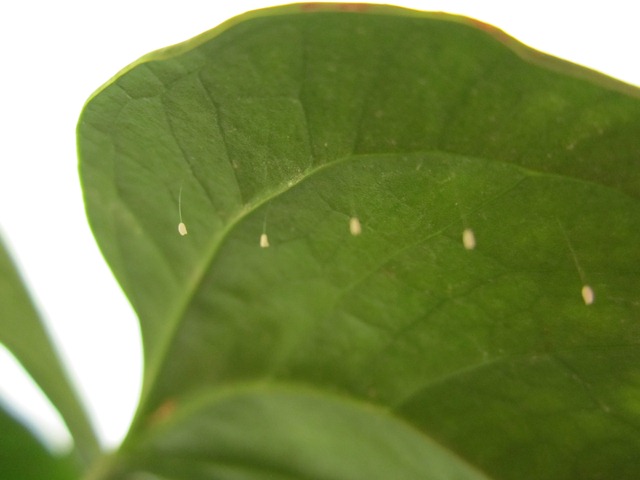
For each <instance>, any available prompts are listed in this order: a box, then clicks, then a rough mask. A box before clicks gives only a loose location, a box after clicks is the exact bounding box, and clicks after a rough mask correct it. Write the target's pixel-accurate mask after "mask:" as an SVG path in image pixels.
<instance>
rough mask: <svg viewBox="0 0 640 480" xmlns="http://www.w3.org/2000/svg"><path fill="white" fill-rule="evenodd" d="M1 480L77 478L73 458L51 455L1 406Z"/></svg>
mask: <svg viewBox="0 0 640 480" xmlns="http://www.w3.org/2000/svg"><path fill="white" fill-rule="evenodd" d="M0 478H6V479H11V480H33V479H39V478H46V479H50V480H68V479H72V478H77V475H76V472H74V467H73V463H72V461H71V460H70V459H69V458H65V457H58V456H55V455H53V454H51V453H50V452H49V451H47V450H46V449H45V448H44V447H43V446H42V444H40V442H39V441H38V440H37V439H36V438H35V437H34V436H33V435H32V434H31V432H30V431H29V430H27V429H26V428H25V427H24V426H23V425H22V424H21V423H19V422H18V421H17V420H16V419H14V418H13V417H12V416H11V415H9V414H8V413H7V412H6V411H5V409H4V408H3V406H2V405H0Z"/></svg>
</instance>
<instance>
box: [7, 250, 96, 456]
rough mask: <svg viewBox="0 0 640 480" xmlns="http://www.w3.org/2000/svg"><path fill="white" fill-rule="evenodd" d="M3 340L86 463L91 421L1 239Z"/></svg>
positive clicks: (92, 448)
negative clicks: (51, 406) (55, 412)
mask: <svg viewBox="0 0 640 480" xmlns="http://www.w3.org/2000/svg"><path fill="white" fill-rule="evenodd" d="M0 298H1V299H2V301H1V302H0V342H1V343H3V344H4V345H5V346H6V347H7V348H8V349H9V350H10V351H11V353H13V355H14V356H15V357H16V359H17V360H18V361H19V362H20V363H21V364H22V366H23V367H24V368H25V370H26V371H27V372H29V374H30V375H31V377H32V378H33V380H34V381H35V382H36V383H37V384H38V385H39V386H40V388H41V389H42V391H43V392H44V393H45V394H46V395H47V397H48V398H49V400H50V401H51V402H52V403H53V405H54V406H55V407H56V409H57V410H58V411H59V413H60V415H61V416H62V418H63V419H64V421H65V423H66V424H67V427H68V428H69V431H70V432H71V434H72V435H73V437H74V440H75V444H76V448H77V451H78V452H79V454H80V455H81V457H82V460H83V461H84V462H85V463H90V462H91V460H92V459H93V458H94V457H95V456H96V455H97V453H98V450H99V447H98V441H97V439H96V436H95V434H94V431H93V428H92V426H91V422H90V421H89V419H88V417H87V415H86V412H85V410H84V408H83V406H82V404H81V402H80V400H79V398H78V395H77V393H76V391H75V389H74V388H73V386H72V385H71V382H70V381H69V378H68V376H67V373H66V371H65V369H64V367H63V365H62V363H61V362H60V359H59V358H58V355H57V353H56V351H55V348H54V347H53V345H52V343H51V340H50V339H49V335H48V334H47V332H46V330H45V328H44V326H43V325H42V321H41V319H40V316H39V315H38V312H37V311H36V309H35V307H34V306H33V304H32V302H31V299H30V298H29V294H28V293H27V291H26V289H25V287H24V286H23V284H22V281H21V279H20V276H19V275H18V272H17V270H16V268H15V266H14V265H13V263H12V262H11V259H10V258H9V255H8V254H7V251H6V250H5V248H4V245H3V244H2V241H1V239H0Z"/></svg>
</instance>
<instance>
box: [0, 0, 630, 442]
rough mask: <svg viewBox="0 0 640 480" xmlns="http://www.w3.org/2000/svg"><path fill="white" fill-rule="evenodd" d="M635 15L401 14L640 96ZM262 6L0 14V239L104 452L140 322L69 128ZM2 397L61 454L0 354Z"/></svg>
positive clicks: (507, 8) (59, 433) (48, 420)
mask: <svg viewBox="0 0 640 480" xmlns="http://www.w3.org/2000/svg"><path fill="white" fill-rule="evenodd" d="M380 3H383V2H380ZM634 3H636V2H631V1H622V0H620V1H616V0H610V1H608V2H606V3H602V2H595V1H594V2H589V1H580V2H572V1H559V0H555V1H553V2H551V1H546V0H531V1H525V0H523V1H518V2H514V1H508V0H505V1H502V2H500V1H490V0H483V1H477V0H475V1H471V0H469V1H453V0H451V1H447V0H441V1H435V0H434V1H426V0H424V1H409V0H406V1H404V2H398V4H399V5H403V6H407V7H412V8H416V9H422V10H434V11H448V12H452V13H459V14H463V15H467V16H472V17H475V18H477V19H479V20H483V21H485V22H487V23H491V24H493V25H496V26H498V27H499V28H502V29H503V30H505V31H506V32H507V33H509V34H511V35H512V36H514V37H516V38H518V39H519V40H521V41H522V42H524V43H526V44H528V45H530V46H532V47H534V48H537V49H538V50H543V51H545V52H548V53H551V54H553V55H556V56H559V57H561V58H565V59H569V60H571V61H574V62H576V63H581V64H583V65H587V66H589V67H591V68H594V69H597V70H600V71H602V72H605V73H607V74H609V75H611V76H615V77H618V78H620V79H622V80H624V81H626V82H628V83H632V84H635V85H640V62H638V47H640V29H639V28H638V27H637V19H638V13H637V12H636V11H635V7H633V5H634ZM226 4H229V5H231V4H232V6H226ZM270 5H273V4H272V3H270V2H265V1H259V0H254V1H251V0H245V1H241V0H238V1H234V2H214V1H213V0H210V1H206V2H205V1H195V0H180V1H179V2H178V1H177V0H174V1H173V2H168V1H162V0H155V1H153V0H111V1H109V2H104V1H101V2H95V1H90V0H85V1H72V0H66V1H65V0H59V1H56V2H49V1H44V0H41V1H35V2H29V1H17V0H14V1H9V0H7V1H4V2H2V4H1V6H0V40H1V41H0V48H1V52H0V53H1V56H0V128H1V129H0V131H1V132H2V133H1V136H0V152H1V153H0V234H2V236H3V237H4V238H5V240H6V241H7V242H8V244H9V247H10V250H11V252H12V254H13V255H14V257H15V258H16V260H17V262H18V264H19V266H20V269H21V271H22V274H23V276H24V277H25V279H26V281H27V282H28V284H29V286H30V288H31V290H32V292H33V295H34V297H35V300H36V302H37V305H38V307H39V309H40V310H41V312H42V313H43V315H44V317H45V318H46V320H47V326H48V328H49V330H50V332H51V334H52V336H53V337H54V339H55V341H56V343H57V344H58V345H59V348H60V351H61V355H62V357H63V359H64V361H65V363H66V364H67V365H68V368H69V370H70V372H71V375H72V377H73V378H74V380H75V381H76V383H77V385H78V388H79V389H80V392H81V396H82V397H83V399H84V400H85V402H86V403H87V405H88V408H89V411H90V414H91V416H92V418H93V420H94V422H95V425H96V428H97V431H98V434H99V436H100V439H101V441H102V442H103V443H104V445H105V446H107V447H113V446H116V445H117V444H118V443H119V442H120V440H121V439H122V437H123V436H124V435H125V433H126V430H127V428H128V424H129V421H130V419H131V416H132V414H133V411H134V408H135V406H136V402H137V396H138V394H139V389H140V377H141V370H142V366H141V362H142V360H141V359H142V354H141V348H140V336H139V331H138V326H137V321H136V318H135V316H134V314H133V313H132V312H131V310H130V308H129V305H128V303H127V301H126V300H125V298H124V296H123V295H122V293H121V291H120V289H119V287H118V286H117V284H116V283H115V281H114V279H113V278H112V276H111V273H110V271H109V269H108V267H107V266H106V264H105V263H104V261H103V259H102V257H101V255H100V253H99V251H98V249H97V247H96V245H95V242H94V240H93V237H92V235H91V232H90V231H89V229H88V226H87V222H86V218H85V214H84V207H83V203H82V197H81V192H80V187H79V182H78V175H77V160H76V152H75V125H76V122H77V119H78V115H79V113H80V110H81V109H82V106H83V104H84V102H85V100H86V99H87V98H88V97H89V95H90V94H91V93H92V92H93V91H94V90H96V89H97V88H98V87H99V86H100V85H101V84H103V83H104V82H105V81H107V80H108V79H109V78H110V77H111V76H113V75H114V74H115V73H116V72H118V70H120V69H121V68H123V67H125V66H126V65H128V64H129V63H131V62H133V61H135V60H136V59H137V58H138V57H140V56H142V55H144V54H146V53H148V52H150V51H152V50H156V49H158V48H161V47H165V46H167V45H170V44H174V43H178V42H181V41H184V40H187V39H189V38H191V37H193V36H195V35H197V34H199V33H201V32H203V31H205V30H208V29H210V28H213V27H215V26H216V25H218V24H219V23H221V22H222V21H224V20H226V19H228V18H230V17H232V16H235V15H237V14H240V13H242V12H244V11H247V10H251V9H255V8H261V7H266V6H270ZM0 301H2V302H5V301H10V300H8V299H0ZM0 397H1V398H2V399H3V401H4V402H7V403H9V404H11V405H13V409H14V410H15V411H16V412H17V413H18V415H20V416H21V417H22V418H24V419H27V421H28V422H29V423H30V425H31V426H32V427H33V428H35V429H36V430H38V432H39V433H40V435H41V436H42V437H43V438H44V439H45V440H46V441H47V442H48V444H49V445H52V446H54V447H56V448H62V447H64V446H65V445H68V442H69V437H68V434H67V433H66V430H65V429H64V427H63V426H62V425H61V423H60V420H59V418H57V416H56V414H55V413H54V412H53V411H52V409H51V408H50V407H49V406H48V405H47V404H46V402H44V401H43V400H42V399H41V397H40V395H39V392H38V391H37V390H35V389H34V388H33V387H32V386H31V385H30V384H29V383H28V382H26V381H25V380H24V379H23V374H22V372H21V370H20V368H19V367H18V366H17V365H16V364H15V362H14V361H13V359H12V357H11V356H10V355H9V354H8V353H7V352H6V351H4V350H3V349H2V348H0Z"/></svg>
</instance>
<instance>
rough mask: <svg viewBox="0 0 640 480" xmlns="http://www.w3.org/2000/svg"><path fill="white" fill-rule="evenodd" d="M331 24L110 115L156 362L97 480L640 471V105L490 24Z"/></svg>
mask: <svg viewBox="0 0 640 480" xmlns="http://www.w3.org/2000/svg"><path fill="white" fill-rule="evenodd" d="M310 8H311V7H309V6H306V7H301V6H290V7H282V8H276V9H270V10H266V11H262V12H258V13H254V14H249V15H247V16H245V17H241V19H240V21H238V20H234V21H232V22H230V23H228V24H225V25H223V26H221V27H219V28H217V29H215V30H212V31H210V32H208V33H206V34H204V35H202V36H200V37H197V38H196V39H194V40H192V41H190V42H187V43H185V44H182V45H179V46H177V47H172V48H169V49H165V50H163V51H160V52H156V53H154V54H151V55H149V56H147V57H144V58H143V59H141V60H140V61H139V62H137V63H136V64H134V65H133V66H131V67H129V68H128V69H126V70H125V71H124V72H122V73H121V74H119V75H118V76H117V77H115V78H114V79H112V80H111V81H110V82H109V83H108V84H107V85H105V86H104V87H103V88H101V89H100V90H99V91H98V92H97V93H96V94H94V96H93V97H92V98H91V99H90V101H89V102H88V103H87V105H86V107H85V110H84V111H83V114H82V117H81V119H80V123H79V125H78V146H79V156H80V169H81V180H82V183H83V188H84V192H85V202H86V206H87V212H88V216H89V220H90V223H91V226H92V228H93V230H94V232H95V235H96V238H97V240H98V243H99V245H100V247H101V249H102V251H103V252H104V255H105V257H106V259H107V261H108V262H109V264H110V266H111V268H112V269H113V271H114V273H115V275H116V277H117V278H118V280H119V282H120V283H121V285H122V286H123V288H124V290H125V292H126V294H127V295H128V297H129V299H130V301H131V303H132V304H133V306H134V308H135V309H136V312H137V313H138V315H139V318H140V322H141V327H142V334H143V340H144V349H145V378H144V385H143V392H142V398H141V402H140V406H139V410H138V413H137V415H136V418H135V420H134V423H133V426H132V429H131V431H130V433H129V436H128V437H127V439H126V440H125V442H124V444H123V445H122V447H121V448H120V450H119V451H118V452H117V453H115V454H114V455H113V456H111V457H109V458H108V459H107V460H105V462H104V463H103V464H101V465H100V468H98V469H96V470H95V471H94V472H93V474H92V478H105V479H106V478H110V479H120V478H123V479H124V478H137V477H135V474H140V475H141V478H147V477H146V476H144V475H143V472H146V473H147V474H149V477H148V478H172V479H208V478H216V479H218V478H224V479H240V478H242V479H263V478H278V479H285V478H286V479H293V478H313V479H334V478H335V479H338V478H344V479H347V478H348V479H352V478H367V479H370V478H381V479H382V478H403V479H404V478H407V479H408V478H416V479H423V478H443V479H444V478H460V479H463V478H464V479H477V478H495V479H514V480H515V479H518V480H519V479H522V478H554V479H571V478H580V479H588V478H593V479H596V478H617V479H622V478H629V479H631V478H637V477H638V476H639V475H640V460H639V457H638V456H637V452H638V451H640V370H639V367H638V365H640V349H639V348H638V343H639V341H640V273H639V268H638V266H639V265H640V249H638V248H637V246H638V245H639V244H640V204H639V202H638V197H639V196H640V168H638V166H637V155H638V152H639V151H640V101H639V100H638V98H639V97H638V92H637V90H635V89H632V88H631V87H628V86H624V85H621V84H619V83H617V82H615V81H613V80H611V79H608V78H605V77H602V76H600V75H598V74H596V73H594V72H589V71H586V70H584V69H581V68H578V67H576V66H572V65H569V64H566V63H563V62H559V61H557V60H554V59H550V58H547V57H544V56H542V55H540V54H538V53H536V52H532V51H530V50H528V49H527V48H526V47H524V46H522V45H520V44H518V43H517V42H515V41H514V40H512V39H510V38H508V37H506V36H505V35H504V34H502V33H501V32H499V31H497V30H493V29H492V28H490V27H487V26H486V25H484V24H480V23H478V22H475V21H472V20H467V19H461V18H458V17H450V16H445V15H433V14H422V13H416V12H410V11H406V10H400V9H395V8H390V7H359V8H358V9H356V10H358V11H348V12H345V11H338V10H340V8H339V7H336V6H320V5H316V6H315V7H313V8H311V10H313V11H301V10H309V9H310ZM353 218H357V219H358V221H359V224H360V225H361V232H358V231H357V229H356V230H351V231H350V222H352V221H353V220H352V219H353ZM180 221H184V223H185V225H186V227H187V230H188V234H187V235H186V236H182V235H180V234H179V232H178V228H177V227H178V223H179V222H180ZM465 229H468V230H469V231H473V233H474V237H475V241H476V242H475V243H476V245H475V248H470V247H471V245H467V247H469V248H465V246H464V245H463V241H462V232H463V231H464V230H465ZM354 233H355V234H357V233H359V234H358V235H354ZM262 234H267V235H268V240H269V247H268V248H261V246H260V241H259V239H260V237H261V235H262ZM585 285H589V286H590V287H591V288H592V289H593V292H594V293H595V301H594V302H593V304H588V303H590V302H588V301H585V300H584V299H583V297H582V295H581V289H582V288H583V287H584V286H585ZM587 300H588V299H587ZM132 476H133V477H132Z"/></svg>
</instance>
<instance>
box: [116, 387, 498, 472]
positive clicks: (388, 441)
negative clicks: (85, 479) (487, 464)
mask: <svg viewBox="0 0 640 480" xmlns="http://www.w3.org/2000/svg"><path fill="white" fill-rule="evenodd" d="M211 392H213V390H212V391H211ZM173 409H175V412H173V411H172V410H173ZM154 420H155V421H156V422H157V423H156V426H155V428H151V429H150V432H149V433H148V434H147V435H145V436H144V437H143V438H142V439H139V440H141V441H140V442H139V443H137V442H134V445H135V446H134V447H133V449H134V451H133V452H127V453H128V454H129V455H127V454H126V453H125V456H124V458H128V460H125V463H127V464H126V466H122V468H121V469H120V472H119V474H120V475H122V478H128V477H127V476H126V475H125V474H124V472H129V473H130V472H138V473H141V472H148V473H152V474H154V475H159V476H160V477H162V478H171V479H176V480H177V479H185V480H186V479H189V480H197V479H211V478H216V479H229V480H232V479H245V480H266V479H270V480H292V479H300V478H306V479H314V480H322V479H326V480H330V479H349V478H366V479H368V480H376V479H380V480H388V479H395V478H398V479H400V478H401V479H433V480H436V479H453V478H455V479H460V480H464V479H469V480H472V479H473V480H480V479H486V478H487V477H485V476H484V475H483V474H482V473H480V472H479V471H477V470H475V469H474V468H473V467H471V466H470V465H469V464H467V463H466V462H465V461H464V460H463V459H462V458H460V457H458V456H456V455H455V454H453V453H452V452H450V451H448V450H446V449H445V448H444V447H442V446H441V445H439V444H438V443H436V442H435V441H433V440H432V439H431V438H429V437H428V436H426V435H424V433H423V432H420V431H418V430H416V429H414V428H412V427H411V426H410V425H408V424H407V423H405V422H403V421H401V420H400V419H398V418H396V417H394V416H393V415H391V414H390V413H389V412H388V411H386V410H384V409H380V408H378V407H374V406H372V405H370V404H365V403H360V402H355V401H353V400H349V399H347V398H342V397H337V396H332V395H327V394H321V393H318V392H312V391H310V390H306V389H301V388H296V387H290V386H287V387H282V386H266V385H254V386H249V387H239V388H238V387H236V388H232V389H227V390H225V391H223V392H222V393H221V392H220V391H219V390H217V393H210V392H207V393H205V394H204V395H203V394H201V395H199V396H198V397H197V398H196V399H194V400H190V401H187V402H186V403H185V404H184V405H183V406H182V407H180V406H179V405H178V406H175V405H172V408H166V407H165V408H163V410H162V414H159V415H156V416H154ZM126 450H127V448H126V446H125V452H126ZM118 478H120V477H118Z"/></svg>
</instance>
